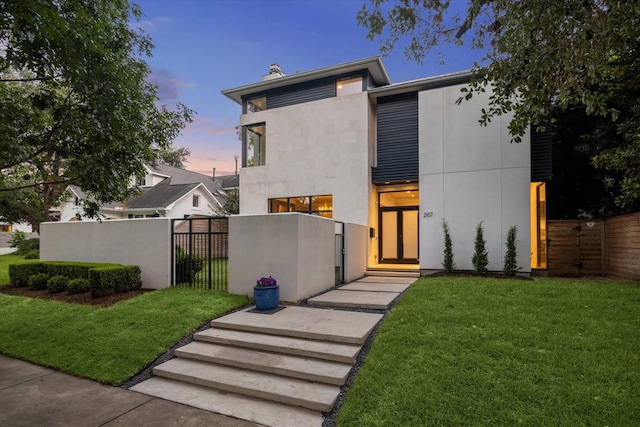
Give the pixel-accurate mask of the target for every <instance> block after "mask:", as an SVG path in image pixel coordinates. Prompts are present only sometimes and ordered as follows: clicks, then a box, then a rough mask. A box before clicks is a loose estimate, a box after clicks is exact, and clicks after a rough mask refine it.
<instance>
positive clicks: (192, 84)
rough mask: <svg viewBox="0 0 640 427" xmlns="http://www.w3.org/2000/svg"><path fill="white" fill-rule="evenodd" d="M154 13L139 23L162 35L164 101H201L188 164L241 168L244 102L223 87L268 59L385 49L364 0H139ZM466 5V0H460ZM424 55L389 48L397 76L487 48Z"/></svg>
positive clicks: (459, 62)
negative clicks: (367, 20) (370, 26)
mask: <svg viewBox="0 0 640 427" xmlns="http://www.w3.org/2000/svg"><path fill="white" fill-rule="evenodd" d="M133 1H134V2H135V3H138V4H139V5H140V7H141V8H142V11H143V12H144V14H145V15H146V16H145V17H144V18H143V19H142V20H141V22H140V23H139V26H140V27H141V28H143V29H144V30H145V31H146V32H147V33H148V34H149V35H150V36H151V38H152V40H153V43H154V44H155V49H154V51H153V57H152V58H149V59H147V62H148V63H149V65H150V66H151V70H152V73H153V74H152V76H151V81H152V82H153V83H155V84H157V85H158V86H159V96H160V98H161V101H162V102H165V103H167V104H168V105H169V106H171V105H173V104H175V102H182V103H183V104H185V105H187V106H188V107H189V108H191V109H193V110H195V111H196V112H197V115H196V116H195V119H194V122H193V123H191V124H189V125H188V126H187V128H186V129H185V130H184V131H183V134H182V135H181V136H180V137H179V138H178V139H176V141H175V142H174V146H175V147H187V148H189V149H190V150H191V156H190V158H189V162H188V163H187V164H186V167H187V169H190V170H193V171H197V172H201V173H204V174H210V173H211V171H212V168H214V167H215V168H216V174H217V175H225V174H231V173H233V171H234V167H235V166H234V155H238V156H239V155H240V141H239V140H238V139H237V136H236V133H235V126H236V125H237V124H238V122H239V116H240V112H241V107H240V106H239V105H237V104H236V103H234V102H233V101H231V100H230V99H228V98H226V97H225V96H223V95H222V94H221V93H220V91H222V90H224V89H230V88H234V87H238V86H243V85H247V84H251V83H256V82H259V81H261V79H262V76H263V75H264V74H267V73H268V69H269V65H270V64H274V63H277V64H279V65H280V67H281V68H282V70H283V71H284V72H285V73H286V74H287V75H289V74H293V73H295V72H296V71H299V72H306V71H311V70H314V69H317V68H322V67H327V66H331V65H336V64H340V63H343V62H349V61H353V60H356V59H362V58H367V57H371V56H378V55H379V54H380V53H379V43H378V41H370V40H367V38H366V37H365V36H366V30H365V29H364V28H363V27H360V26H358V25H357V22H356V14H357V13H358V11H359V10H360V9H361V8H362V5H363V3H364V0H133ZM452 3H453V4H454V6H453V7H454V8H457V9H463V8H464V7H465V5H466V1H464V0H453V1H452ZM442 53H443V55H444V60H445V63H444V65H441V64H440V57H439V56H438V52H432V53H431V54H430V55H429V57H427V59H426V60H425V61H424V64H423V65H420V64H418V63H417V62H414V61H409V60H408V59H406V58H405V57H404V55H403V53H402V47H399V48H398V49H397V50H396V51H395V52H394V53H393V54H391V55H389V56H388V57H383V58H382V61H383V63H384V64H385V66H386V68H387V72H388V73H389V75H390V77H391V80H392V82H393V83H397V82H401V81H405V80H412V79H417V78H422V77H429V76H434V75H438V74H444V73H449V72H453V71H461V70H468V69H470V68H471V67H472V66H473V62H474V60H479V59H481V57H482V54H481V52H478V51H470V50H469V49H468V48H466V47H454V46H446V47H445V50H443V51H442Z"/></svg>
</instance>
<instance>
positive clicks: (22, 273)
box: [9, 261, 118, 286]
mask: <svg viewBox="0 0 640 427" xmlns="http://www.w3.org/2000/svg"><path fill="white" fill-rule="evenodd" d="M117 265H118V264H98V263H95V262H64V261H45V262H34V263H28V264H11V265H9V279H10V280H11V283H12V284H13V285H15V286H27V285H28V284H29V277H30V276H32V275H33V274H37V273H47V274H48V275H49V276H65V277H67V278H69V280H71V279H88V278H89V270H91V269H92V268H96V267H111V266H117Z"/></svg>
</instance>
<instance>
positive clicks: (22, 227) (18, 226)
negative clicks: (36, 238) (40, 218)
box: [0, 221, 33, 233]
mask: <svg viewBox="0 0 640 427" xmlns="http://www.w3.org/2000/svg"><path fill="white" fill-rule="evenodd" d="M14 231H22V232H23V233H33V227H31V225H30V224H27V223H26V222H19V223H14V224H10V223H8V222H2V221H0V233H13V232H14Z"/></svg>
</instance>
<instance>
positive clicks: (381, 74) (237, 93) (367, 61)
mask: <svg viewBox="0 0 640 427" xmlns="http://www.w3.org/2000/svg"><path fill="white" fill-rule="evenodd" d="M363 68H366V69H368V70H369V72H370V73H371V75H372V77H373V79H374V80H375V81H376V83H377V84H380V85H388V84H391V78H390V77H389V74H388V73H387V70H386V68H385V66H384V64H383V63H382V59H381V58H380V57H379V56H373V57H369V58H364V59H359V60H356V61H351V62H346V63H343V64H338V65H333V66H330V67H325V68H318V69H316V70H311V71H306V72H304V73H297V74H292V75H290V76H285V77H280V78H277V79H272V80H267V81H261V82H258V83H252V84H249V85H245V86H240V87H236V88H233V89H226V90H223V91H222V94H223V95H225V96H226V97H228V98H229V99H231V100H233V101H235V102H237V103H238V104H242V97H243V96H244V95H249V94H252V93H258V92H264V91H267V90H269V89H275V88H279V87H283V86H289V85H292V84H296V83H302V82H306V81H310V80H315V79H319V78H323V77H329V76H332V75H338V74H344V73H350V72H353V71H357V70H361V69H363Z"/></svg>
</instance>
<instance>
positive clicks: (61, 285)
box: [47, 276, 69, 294]
mask: <svg viewBox="0 0 640 427" xmlns="http://www.w3.org/2000/svg"><path fill="white" fill-rule="evenodd" d="M67 286H69V278H68V277H65V276H53V277H52V278H50V279H49V281H48V282H47V290H48V291H49V293H52V294H55V293H58V292H62V291H66V290H67Z"/></svg>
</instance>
